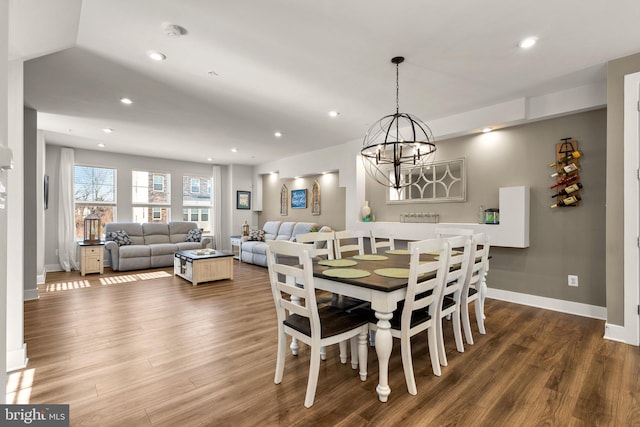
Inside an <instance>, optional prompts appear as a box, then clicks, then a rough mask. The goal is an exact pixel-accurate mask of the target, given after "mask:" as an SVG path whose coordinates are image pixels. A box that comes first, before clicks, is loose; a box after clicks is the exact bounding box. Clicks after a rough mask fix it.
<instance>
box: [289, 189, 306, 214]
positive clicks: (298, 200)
mask: <svg viewBox="0 0 640 427" xmlns="http://www.w3.org/2000/svg"><path fill="white" fill-rule="evenodd" d="M291 208H292V209H306V208H307V189H306V188H304V189H302V190H291Z"/></svg>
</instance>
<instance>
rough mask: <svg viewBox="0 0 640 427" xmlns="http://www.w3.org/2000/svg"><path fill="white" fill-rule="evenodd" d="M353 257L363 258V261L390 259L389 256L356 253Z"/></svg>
mask: <svg viewBox="0 0 640 427" xmlns="http://www.w3.org/2000/svg"><path fill="white" fill-rule="evenodd" d="M353 258H354V259H359V260H362V261H384V260H385V259H389V257H388V256H384V255H374V254H366V255H356V256H354V257H353Z"/></svg>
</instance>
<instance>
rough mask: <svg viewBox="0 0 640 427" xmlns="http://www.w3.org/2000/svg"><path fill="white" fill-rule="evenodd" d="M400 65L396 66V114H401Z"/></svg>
mask: <svg viewBox="0 0 640 427" xmlns="http://www.w3.org/2000/svg"><path fill="white" fill-rule="evenodd" d="M399 67H400V64H396V114H398V113H400V80H399V77H398V75H399V74H400V71H399Z"/></svg>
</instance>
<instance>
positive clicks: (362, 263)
mask: <svg viewBox="0 0 640 427" xmlns="http://www.w3.org/2000/svg"><path fill="white" fill-rule="evenodd" d="M380 255H384V256H386V257H388V258H387V259H385V260H379V261H369V260H359V259H354V258H353V257H349V258H344V259H349V260H353V261H355V262H357V264H356V265H353V266H349V267H346V268H354V269H358V270H366V271H368V272H370V273H371V275H369V276H367V277H362V278H358V279H351V278H338V277H329V276H325V275H324V274H322V272H323V271H325V270H328V269H332V268H344V267H327V266H324V265H320V264H318V260H314V261H313V275H314V277H318V278H323V279H327V280H335V281H338V282H343V283H349V284H352V285H357V286H362V287H363V288H369V289H375V290H378V291H383V292H392V291H395V290H397V289H402V288H405V287H406V286H407V283H408V282H409V280H408V279H406V278H403V279H394V278H391V277H385V276H379V275H377V274H376V273H374V272H373V271H374V270H378V269H380V268H407V269H408V268H409V260H410V256H409V255H405V254H403V255H398V254H387V253H384V254H380ZM420 259H421V260H424V261H433V256H431V255H422V256H421V257H420ZM428 278H429V277H426V276H425V277H424V278H422V280H427V279H428Z"/></svg>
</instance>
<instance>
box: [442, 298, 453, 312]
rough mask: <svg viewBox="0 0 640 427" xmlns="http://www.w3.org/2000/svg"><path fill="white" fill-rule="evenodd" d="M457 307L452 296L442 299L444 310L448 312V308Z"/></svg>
mask: <svg viewBox="0 0 640 427" xmlns="http://www.w3.org/2000/svg"><path fill="white" fill-rule="evenodd" d="M454 305H456V301H455V300H454V299H453V298H451V297H450V296H448V295H447V296H446V297H444V298H443V299H442V310H443V311H444V310H446V309H447V308H450V307H453V306H454Z"/></svg>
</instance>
